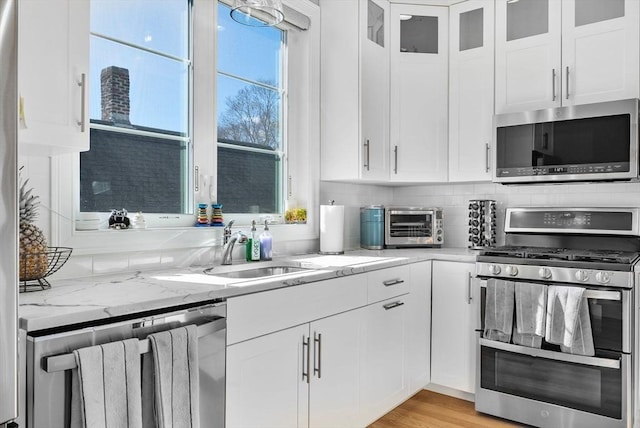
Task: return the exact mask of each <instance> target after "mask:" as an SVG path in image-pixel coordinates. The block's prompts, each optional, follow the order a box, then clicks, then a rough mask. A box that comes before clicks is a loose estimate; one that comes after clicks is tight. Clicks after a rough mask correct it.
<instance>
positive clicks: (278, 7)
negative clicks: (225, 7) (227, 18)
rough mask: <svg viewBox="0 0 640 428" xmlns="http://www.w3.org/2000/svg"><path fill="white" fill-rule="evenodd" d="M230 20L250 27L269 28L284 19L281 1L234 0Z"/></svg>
mask: <svg viewBox="0 0 640 428" xmlns="http://www.w3.org/2000/svg"><path fill="white" fill-rule="evenodd" d="M231 18H233V20H234V21H237V22H239V23H240V24H244V25H250V26H252V27H271V26H274V25H278V24H279V23H281V22H282V20H283V19H284V12H283V8H282V0H234V2H233V8H232V9H231Z"/></svg>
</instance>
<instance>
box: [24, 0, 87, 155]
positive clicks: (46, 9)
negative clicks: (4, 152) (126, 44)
mask: <svg viewBox="0 0 640 428" xmlns="http://www.w3.org/2000/svg"><path fill="white" fill-rule="evenodd" d="M89 3H90V2H89V1H88V0H47V1H42V0H20V2H19V16H20V17H19V36H18V76H19V77H18V88H19V92H20V98H21V107H20V128H19V131H18V140H19V149H20V153H21V154H37V155H44V156H47V155H48V156H50V155H56V154H60V153H69V152H79V151H85V150H89V111H88V96H89V94H88V90H89V88H88V79H87V75H88V71H89Z"/></svg>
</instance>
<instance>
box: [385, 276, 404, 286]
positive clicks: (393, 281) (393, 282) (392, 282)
mask: <svg viewBox="0 0 640 428" xmlns="http://www.w3.org/2000/svg"><path fill="white" fill-rule="evenodd" d="M403 282H404V279H400V278H396V279H390V280H388V281H382V283H383V284H384V286H385V287H390V286H392V285H397V284H402V283H403Z"/></svg>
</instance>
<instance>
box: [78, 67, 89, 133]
mask: <svg viewBox="0 0 640 428" xmlns="http://www.w3.org/2000/svg"><path fill="white" fill-rule="evenodd" d="M78 86H79V87H80V120H79V121H78V126H79V127H80V132H85V131H86V129H87V126H86V121H85V119H84V117H85V114H86V111H87V101H86V92H87V73H82V74H81V75H80V81H79V82H78Z"/></svg>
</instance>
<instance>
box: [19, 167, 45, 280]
mask: <svg viewBox="0 0 640 428" xmlns="http://www.w3.org/2000/svg"><path fill="white" fill-rule="evenodd" d="M20 182H21V184H20V271H19V272H20V281H31V280H35V279H39V278H42V277H43V276H44V275H45V273H46V272H47V268H48V265H49V262H48V260H47V254H46V251H47V239H46V238H45V236H44V233H42V230H40V228H38V227H37V226H36V225H35V224H34V221H35V219H36V217H37V216H38V207H39V205H40V202H39V201H38V198H39V197H38V196H33V195H32V194H31V192H32V191H33V188H29V189H27V183H28V182H29V180H28V179H27V180H25V181H24V182H23V181H22V177H20Z"/></svg>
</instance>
